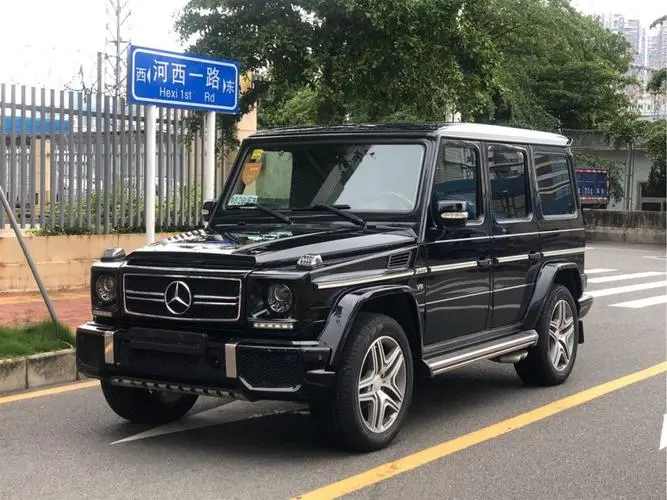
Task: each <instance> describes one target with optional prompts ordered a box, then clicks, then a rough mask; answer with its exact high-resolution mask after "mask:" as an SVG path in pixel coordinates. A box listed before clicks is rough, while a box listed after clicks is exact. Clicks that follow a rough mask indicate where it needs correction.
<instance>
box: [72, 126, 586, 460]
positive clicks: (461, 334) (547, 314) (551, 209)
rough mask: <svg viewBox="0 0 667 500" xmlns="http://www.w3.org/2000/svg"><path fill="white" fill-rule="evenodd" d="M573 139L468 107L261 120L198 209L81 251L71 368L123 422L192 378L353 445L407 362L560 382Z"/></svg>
mask: <svg viewBox="0 0 667 500" xmlns="http://www.w3.org/2000/svg"><path fill="white" fill-rule="evenodd" d="M569 146H570V141H569V140H568V138H566V137H563V136H561V135H558V134H552V133H545V132H537V131H531V130H522V129H516V128H507V127H499V126H490V125H481V124H465V123H450V124H441V125H433V126H431V125H421V126H415V125H402V126H398V125H368V126H360V125H356V126H341V127H303V128H287V129H279V130H269V131H262V132H259V133H256V134H254V135H253V136H251V137H249V138H247V139H245V140H244V141H243V143H242V145H241V148H240V150H239V154H238V156H237V159H236V162H235V165H234V168H233V170H232V171H231V173H230V175H229V178H228V179H227V182H226V184H225V187H224V189H223V192H222V194H221V195H220V197H219V199H218V200H212V201H207V202H206V203H205V204H204V207H203V210H204V218H205V221H206V224H205V227H204V228H203V229H200V230H197V231H192V232H187V233H185V234H182V235H178V236H173V237H170V238H168V239H166V240H163V241H159V242H156V243H154V244H151V245H148V246H146V247H145V248H141V249H139V250H136V251H134V252H131V253H129V254H128V255H126V254H125V253H124V251H123V250H122V249H109V250H107V251H105V253H104V255H103V257H102V259H101V261H100V262H99V263H96V264H95V265H94V266H93V267H92V274H91V288H92V315H93V321H91V322H89V323H86V324H84V325H81V326H80V327H79V328H78V329H77V363H78V368H79V370H80V371H81V372H82V373H83V374H85V375H87V376H89V377H94V378H99V379H101V386H102V390H103V392H104V396H105V397H106V400H107V401H108V403H109V405H110V406H111V408H112V409H113V410H114V411H115V412H116V413H117V414H118V415H120V416H121V417H124V418H125V419H128V420H130V421H133V422H141V423H150V424H157V423H164V422H168V421H173V420H176V419H179V418H181V417H182V416H184V415H185V414H186V413H187V412H188V411H189V410H190V409H191V408H192V406H193V404H194V403H195V401H196V399H197V398H198V397H199V396H200V395H201V396H220V397H228V396H230V395H231V396H233V397H240V398H243V399H246V400H250V401H255V400H260V399H265V400H266V399H270V400H289V401H303V402H306V403H308V405H309V406H310V409H311V415H312V416H313V417H314V421H315V422H316V423H317V424H318V425H319V426H320V428H321V429H322V430H323V431H324V432H325V435H328V436H330V437H332V438H333V440H334V442H336V443H339V444H344V445H346V446H347V447H350V448H356V449H359V450H373V449H378V448H381V447H384V446H387V445H388V444H389V443H390V442H391V440H392V439H393V438H394V437H395V436H396V434H397V433H398V431H399V428H400V427H401V425H402V424H403V422H404V419H405V416H406V413H407V411H408V408H409V406H410V402H411V399H412V394H413V385H414V383H415V381H416V380H418V379H419V378H421V377H434V376H436V375H439V374H441V373H444V372H447V371H449V370H453V369H456V368H459V367H462V366H464V365H467V364H469V363H472V362H475V361H480V360H492V361H496V362H501V363H512V364H514V367H515V369H516V372H517V373H518V375H519V377H520V378H521V380H522V381H524V382H525V383H526V384H539V385H555V384H560V383H562V382H564V381H565V380H566V379H567V378H568V376H569V374H570V373H571V371H572V367H573V365H574V362H575V359H576V356H577V347H578V344H581V343H582V342H583V341H584V329H583V324H582V320H581V318H582V317H583V316H585V315H586V313H587V312H588V311H589V309H590V307H591V305H592V297H590V296H588V295H586V294H584V289H585V286H586V276H585V273H584V250H585V234H584V225H583V220H582V212H581V205H580V202H579V199H578V197H577V189H576V184H575V177H574V169H573V167H574V165H573V158H572V155H571V152H570V148H569Z"/></svg>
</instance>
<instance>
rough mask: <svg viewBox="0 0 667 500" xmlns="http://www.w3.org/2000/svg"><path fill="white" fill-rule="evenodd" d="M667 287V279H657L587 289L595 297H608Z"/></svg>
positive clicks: (588, 293)
mask: <svg viewBox="0 0 667 500" xmlns="http://www.w3.org/2000/svg"><path fill="white" fill-rule="evenodd" d="M660 287H667V281H664V280H663V281H655V282H653V283H639V284H637V285H628V286H618V287H614V288H603V289H602V290H586V294H587V295H591V296H593V297H606V296H607V295H616V294H619V293H627V292H638V291H639V290H650V289H651V288H660Z"/></svg>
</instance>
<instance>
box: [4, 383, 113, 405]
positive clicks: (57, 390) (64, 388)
mask: <svg viewBox="0 0 667 500" xmlns="http://www.w3.org/2000/svg"><path fill="white" fill-rule="evenodd" d="M99 383H100V382H99V380H86V381H85V382H77V383H75V384H68V385H59V386H56V387H49V388H47V389H39V390H36V391H30V392H21V393H19V394H12V395H10V396H1V397H0V405H3V404H7V403H14V402H15V401H23V400H26V399H34V398H41V397H43V396H51V395H54V394H62V393H64V392H72V391H78V390H81V389H88V388H89V387H96V386H98V385H99Z"/></svg>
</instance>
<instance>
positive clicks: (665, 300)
mask: <svg viewBox="0 0 667 500" xmlns="http://www.w3.org/2000/svg"><path fill="white" fill-rule="evenodd" d="M657 304H667V295H656V296H655V297H647V298H645V299H637V300H629V301H627V302H619V303H618V304H611V306H610V307H627V308H629V309H641V308H642V307H649V306H655V305H657Z"/></svg>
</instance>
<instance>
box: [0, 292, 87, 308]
mask: <svg viewBox="0 0 667 500" xmlns="http://www.w3.org/2000/svg"><path fill="white" fill-rule="evenodd" d="M50 298H51V300H53V301H58V300H71V299H88V298H90V294H89V293H69V294H63V295H52V296H51V297H50ZM32 302H44V299H43V298H42V297H41V296H37V297H35V296H34V295H19V296H18V297H17V296H13V297H0V305H10V304H28V303H32Z"/></svg>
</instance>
